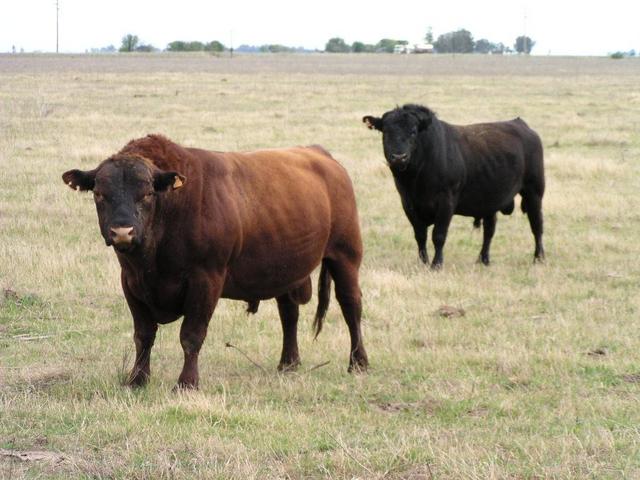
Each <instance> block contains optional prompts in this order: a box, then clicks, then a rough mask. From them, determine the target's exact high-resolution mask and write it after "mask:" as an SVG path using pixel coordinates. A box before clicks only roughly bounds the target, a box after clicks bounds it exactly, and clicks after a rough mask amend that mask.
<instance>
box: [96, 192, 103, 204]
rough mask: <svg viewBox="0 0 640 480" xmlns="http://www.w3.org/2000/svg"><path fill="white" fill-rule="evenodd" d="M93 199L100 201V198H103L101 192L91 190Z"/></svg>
mask: <svg viewBox="0 0 640 480" xmlns="http://www.w3.org/2000/svg"><path fill="white" fill-rule="evenodd" d="M93 199H94V200H95V201H96V202H101V201H102V200H104V196H103V195H102V194H101V193H98V192H93Z"/></svg>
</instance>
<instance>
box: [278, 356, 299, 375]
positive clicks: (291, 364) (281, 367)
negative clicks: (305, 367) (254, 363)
mask: <svg viewBox="0 0 640 480" xmlns="http://www.w3.org/2000/svg"><path fill="white" fill-rule="evenodd" d="M299 366H300V359H299V358H298V359H295V360H292V361H287V362H282V361H281V362H280V363H279V364H278V371H279V372H280V373H290V372H295V371H296V370H298V367H299Z"/></svg>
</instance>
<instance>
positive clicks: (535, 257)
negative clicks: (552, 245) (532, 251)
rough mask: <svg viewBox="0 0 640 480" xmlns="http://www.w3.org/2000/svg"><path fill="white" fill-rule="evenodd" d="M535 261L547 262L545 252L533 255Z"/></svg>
mask: <svg viewBox="0 0 640 480" xmlns="http://www.w3.org/2000/svg"><path fill="white" fill-rule="evenodd" d="M533 263H539V264H543V263H545V258H544V253H541V254H539V255H535V256H534V257H533Z"/></svg>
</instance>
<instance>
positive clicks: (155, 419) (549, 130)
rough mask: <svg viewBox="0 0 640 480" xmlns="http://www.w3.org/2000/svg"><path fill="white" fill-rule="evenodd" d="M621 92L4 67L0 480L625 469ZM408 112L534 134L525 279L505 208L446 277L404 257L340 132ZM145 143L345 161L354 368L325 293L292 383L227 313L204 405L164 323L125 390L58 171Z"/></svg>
mask: <svg viewBox="0 0 640 480" xmlns="http://www.w3.org/2000/svg"><path fill="white" fill-rule="evenodd" d="M639 79H640V60H634V59H625V60H611V59H608V58H599V59H596V58H585V59H577V58H543V57H530V58H520V57H480V56H471V57H469V56H455V57H444V56H443V57H427V56H407V57H401V56H385V55H375V56H374V55H371V56H367V55H363V56H349V55H345V56H340V55H311V56H297V55H283V56H278V55H275V56H246V57H237V58H234V59H233V60H229V59H224V58H215V57H211V56H205V55H182V56H176V55H133V56H124V55H121V56H101V57H98V56H60V57H55V56H46V55H41V56H28V55H24V56H8V55H5V56H0V178H1V179H2V182H1V183H2V185H1V188H0V288H1V289H2V290H1V291H0V297H1V298H0V478H12V479H13V478H60V479H62V478H128V479H130V478H137V479H143V478H149V479H158V478H177V479H191V478H241V479H249V478H363V479H364V478H366V479H371V478H413V479H431V478H438V479H440V478H452V479H459V478H469V479H471V478H473V479H488V478H558V479H569V478H598V479H601V478H638V477H640V430H639V427H638V426H639V425H640V404H639V398H640V349H639V348H638V347H639V345H640V341H639V335H640V322H639V319H638V314H639V312H640V296H639V294H638V281H639V278H640V260H639V255H638V252H639V250H638V245H639V244H638V238H639V237H640V209H639V207H640V201H639V198H640V197H639V193H638V192H639V191H640V116H639V115H638V112H639V111H640V90H639V88H638V85H639ZM405 102H417V103H424V104H427V105H429V106H431V107H432V108H433V109H435V110H436V111H437V112H438V114H439V115H440V118H442V119H444V120H447V121H450V122H453V123H471V122H477V121H489V120H497V119H508V118H512V117H515V116H521V117H523V118H524V119H525V120H526V121H527V122H528V123H529V124H530V125H531V126H532V127H533V128H534V129H536V130H537V131H538V132H539V133H540V135H541V137H542V139H543V142H544V146H545V149H546V150H545V154H546V157H545V158H546V166H547V184H548V187H547V193H546V196H545V199H544V212H545V221H546V224H545V230H546V231H545V243H546V250H547V262H546V264H545V265H533V264H532V254H533V238H532V236H531V233H530V230H529V226H528V223H527V220H526V217H524V216H523V215H521V214H520V213H519V210H518V211H516V212H514V214H513V215H512V216H509V217H505V216H500V217H499V220H498V226H497V232H496V236H495V239H494V242H493V249H492V260H493V264H492V265H491V267H489V268H484V267H482V266H479V265H477V264H476V263H475V260H476V258H477V255H478V252H479V250H480V244H481V233H480V232H479V231H474V230H473V229H472V220H471V219H468V218H459V217H456V218H455V220H454V222H453V224H452V227H451V229H450V234H449V239H448V242H447V245H446V248H445V268H444V270H443V271H441V272H437V273H432V272H430V271H429V270H427V269H425V268H424V267H423V266H422V265H421V264H419V263H418V260H417V251H416V247H415V245H414V241H413V236H412V231H411V228H410V226H409V223H408V221H407V220H406V219H405V216H404V214H403V213H402V211H401V207H400V201H399V198H398V195H397V193H396V191H395V189H394V186H393V182H392V179H391V175H390V172H389V171H388V169H387V167H386V166H385V164H384V163H383V157H382V153H381V141H380V136H379V134H378V133H376V132H371V131H368V130H367V129H366V128H365V127H364V126H363V125H362V124H361V123H360V118H361V117H362V116H363V115H365V114H381V113H382V112H384V111H385V110H388V109H390V108H392V107H394V106H395V105H396V104H402V103H405ZM151 132H160V133H164V134H166V135H167V136H169V137H170V138H172V139H174V140H175V141H177V142H179V143H183V144H186V145H193V146H201V147H205V148H210V149H217V150H248V149H256V148H262V147H279V146H283V147H284V146H290V145H297V144H310V143H320V144H322V145H324V146H325V147H326V148H328V149H329V150H330V151H332V153H333V154H334V156H335V157H336V158H337V159H339V160H340V162H342V164H343V165H345V167H346V168H347V169H348V171H349V173H350V174H351V176H352V179H353V182H354V185H355V189H356V195H357V198H358V203H359V209H360V216H361V224H362V230H363V235H364V243H365V260H364V264H363V267H362V271H361V272H362V278H361V286H362V290H363V293H364V339H365V345H366V347H367V349H368V353H369V357H370V360H371V370H370V372H369V373H368V374H367V375H349V374H347V373H346V367H347V358H348V335H347V329H346V326H345V324H344V322H343V320H342V318H341V316H340V315H339V309H338V308H337V302H336V301H335V298H332V304H331V309H330V311H329V315H328V319H327V323H326V325H325V328H324V331H323V332H322V334H321V335H320V337H319V338H318V340H317V341H315V342H314V341H312V334H311V328H310V323H311V318H312V314H313V313H312V312H313V311H314V310H315V304H316V297H315V293H314V298H313V300H312V302H311V303H310V304H309V305H308V306H306V307H304V308H303V309H302V325H301V332H300V350H301V355H302V360H303V366H302V368H301V369H300V370H299V371H298V372H297V373H292V374H287V375H281V374H278V373H277V372H276V371H275V367H276V364H277V361H278V358H279V354H280V345H281V330H280V324H279V320H278V317H277V309H276V307H275V302H263V304H262V305H261V308H260V311H259V312H258V314H257V315H255V316H253V317H246V315H245V314H244V311H243V309H244V305H243V304H240V303H235V302H231V301H222V302H221V303H220V305H219V307H218V309H217V311H216V313H215V314H214V317H213V319H212V321H211V324H210V329H209V336H208V337H207V340H206V342H205V345H204V348H203V351H202V354H201V389H200V390H199V391H197V392H188V393H174V392H172V391H171V388H172V387H173V385H174V382H175V381H176V379H177V375H178V373H179V371H180V367H181V364H182V352H181V349H180V346H179V342H178V328H179V323H178V322H177V323H175V324H173V325H169V326H165V327H162V328H161V329H160V331H159V335H158V339H157V342H156V346H155V348H154V351H153V355H152V375H153V377H152V381H151V383H150V385H149V386H148V387H147V388H145V389H142V390H135V391H133V390H130V389H127V388H123V387H122V386H120V383H119V382H120V379H121V377H122V375H123V372H125V371H126V370H127V369H128V368H129V367H130V364H131V361H132V354H133V341H132V338H131V336H132V322H131V320H130V315H129V312H128V310H127V307H126V304H125V301H124V299H123V296H122V294H121V291H120V286H119V270H118V266H117V262H116V259H115V255H114V254H113V253H112V252H111V251H110V250H109V249H107V248H105V247H104V244H103V242H102V239H101V237H100V235H99V232H98V228H97V221H96V215H95V211H94V207H93V201H92V198H91V196H90V195H86V194H85V195H83V194H78V193H74V192H72V191H71V190H69V189H68V188H67V187H65V186H64V184H63V183H62V181H61V179H60V175H61V173H62V172H63V171H65V170H67V169H69V168H77V167H81V168H90V167H93V166H95V165H96V164H97V163H98V162H99V161H100V160H102V159H104V158H105V157H106V156H108V155H110V154H111V153H113V152H115V151H116V150H118V149H119V148H120V147H121V146H123V145H124V144H125V143H126V142H127V141H128V140H129V139H131V138H135V137H139V136H143V135H145V134H147V133H151ZM429 248H430V253H432V252H433V248H432V247H431V245H429ZM442 305H448V306H453V307H456V308H463V309H464V310H465V312H466V314H465V315H464V316H451V317H442V316H440V315H439V314H438V313H437V311H438V309H439V308H440V307H441V306H442ZM307 327H308V328H307ZM225 342H230V343H232V344H234V345H236V346H237V347H239V348H240V349H242V350H243V351H244V352H246V353H247V355H249V356H250V357H251V358H252V359H253V360H254V361H256V362H257V363H259V364H260V365H262V366H263V367H264V369H266V370H262V369H260V368H258V367H256V366H255V365H253V364H252V363H250V362H249V361H248V360H247V359H245V358H244V357H243V356H242V355H241V354H240V353H239V352H238V351H237V350H235V349H230V348H225V346H224V345H225ZM326 361H330V363H329V364H328V365H325V366H323V367H321V368H317V369H313V370H311V369H312V367H313V366H315V365H319V364H322V363H323V362H326ZM123 365H124V366H123ZM38 452H44V453H46V454H48V457H47V456H45V457H44V458H40V457H38V456H37V455H36V454H37V453H38ZM29 454H30V455H31V456H30V457H28V455H29ZM20 455H22V456H23V457H25V456H27V458H26V459H21V458H19V457H20ZM39 458H40V459H39Z"/></svg>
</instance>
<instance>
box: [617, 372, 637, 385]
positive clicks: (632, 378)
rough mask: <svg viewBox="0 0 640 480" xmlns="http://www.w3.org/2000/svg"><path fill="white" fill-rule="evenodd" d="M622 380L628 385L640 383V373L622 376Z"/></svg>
mask: <svg viewBox="0 0 640 480" xmlns="http://www.w3.org/2000/svg"><path fill="white" fill-rule="evenodd" d="M620 378H622V380H624V381H625V382H627V383H640V373H627V374H625V375H620Z"/></svg>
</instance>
